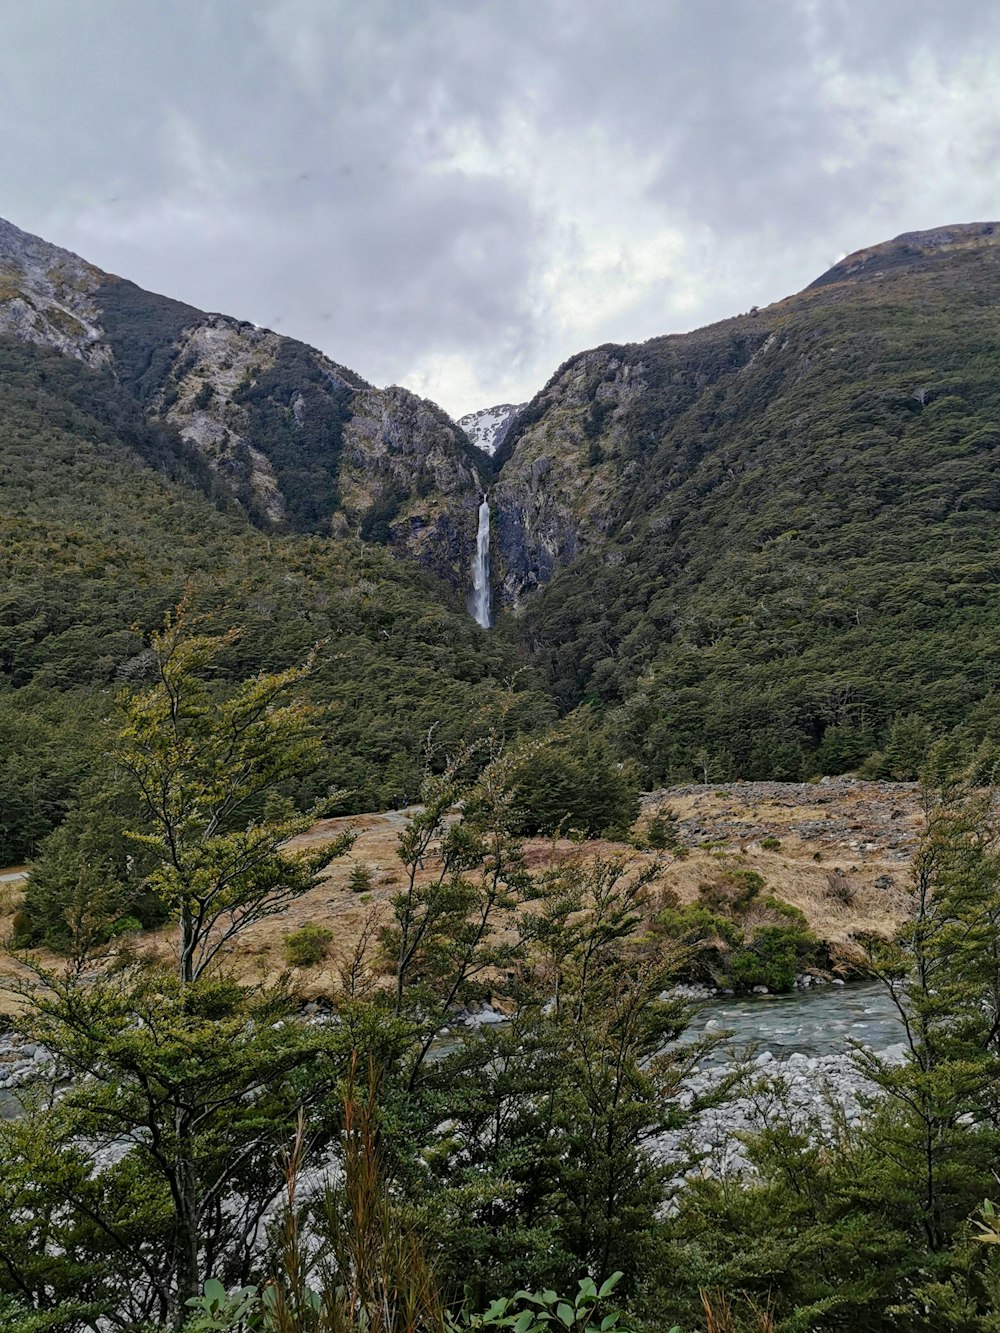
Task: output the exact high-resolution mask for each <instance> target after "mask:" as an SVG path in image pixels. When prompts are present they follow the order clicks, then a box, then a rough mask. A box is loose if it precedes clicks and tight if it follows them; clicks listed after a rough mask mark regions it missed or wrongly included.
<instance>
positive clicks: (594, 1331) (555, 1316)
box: [449, 1273, 680, 1333]
mask: <svg viewBox="0 0 1000 1333" xmlns="http://www.w3.org/2000/svg"><path fill="white" fill-rule="evenodd" d="M621 1277H622V1274H621V1273H612V1275H611V1276H610V1277H609V1278H608V1279H607V1281H606V1282H603V1283H602V1284H601V1287H600V1289H598V1288H597V1286H596V1285H595V1283H594V1282H593V1280H592V1279H591V1278H589V1277H588V1278H581V1279H580V1282H579V1284H578V1285H579V1289H578V1291H577V1293H576V1295H575V1296H573V1297H564V1296H559V1295H557V1293H556V1292H554V1291H537V1292H529V1291H518V1292H515V1293H514V1295H513V1296H505V1297H500V1299H499V1300H495V1301H493V1302H492V1304H491V1305H490V1307H489V1309H488V1310H486V1311H485V1312H484V1313H483V1314H481V1315H476V1314H474V1315H463V1316H462V1317H461V1319H459V1320H458V1321H455V1320H450V1321H449V1329H450V1330H454V1331H456V1333H457V1330H460V1329H466V1328H470V1329H472V1328H509V1329H513V1330H514V1333H551V1330H552V1329H561V1328H564V1329H568V1330H571V1331H572V1333H610V1331H611V1330H618V1331H619V1333H629V1330H632V1329H634V1327H635V1326H634V1325H633V1324H632V1323H631V1321H630V1320H629V1318H628V1316H627V1315H626V1314H625V1313H624V1311H622V1310H616V1309H614V1308H610V1309H609V1308H608V1305H607V1301H608V1298H609V1297H610V1296H611V1294H612V1293H613V1291H614V1289H615V1287H616V1286H617V1285H618V1282H619V1280H620V1279H621ZM602 1307H603V1308H602ZM598 1320H599V1321H600V1322H599V1323H598ZM671 1333H680V1330H679V1329H677V1328H674V1329H672V1330H671Z"/></svg>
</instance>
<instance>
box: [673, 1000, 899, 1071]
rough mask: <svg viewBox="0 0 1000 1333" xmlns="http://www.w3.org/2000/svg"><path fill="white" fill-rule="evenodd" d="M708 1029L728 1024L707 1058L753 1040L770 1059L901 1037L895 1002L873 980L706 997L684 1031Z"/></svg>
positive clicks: (876, 1046)
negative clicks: (853, 1042) (721, 1042)
mask: <svg viewBox="0 0 1000 1333" xmlns="http://www.w3.org/2000/svg"><path fill="white" fill-rule="evenodd" d="M706 1028H707V1029H708V1031H715V1030H729V1031H731V1032H732V1034H733V1035H732V1037H731V1038H730V1039H729V1041H727V1042H726V1044H725V1047H724V1048H722V1049H720V1050H719V1051H717V1052H715V1053H714V1054H713V1055H712V1056H711V1057H710V1060H706V1061H705V1063H706V1064H708V1063H710V1061H714V1062H716V1063H720V1062H724V1061H725V1060H727V1059H730V1058H731V1056H732V1051H733V1048H735V1049H736V1050H738V1051H739V1050H745V1049H746V1047H747V1046H749V1045H751V1044H755V1045H756V1046H757V1047H758V1048H759V1049H760V1050H761V1051H770V1052H771V1054H772V1055H773V1056H774V1058H775V1059H776V1060H787V1059H788V1057H789V1056H790V1055H795V1054H798V1055H805V1056H825V1055H843V1054H846V1053H847V1051H848V1049H849V1045H848V1043H849V1040H850V1039H851V1038H853V1039H854V1040H856V1041H860V1042H864V1044H865V1045H866V1046H870V1047H872V1049H873V1050H876V1051H884V1050H887V1049H888V1048H890V1047H892V1046H898V1044H899V1043H900V1042H901V1041H902V1039H903V1031H902V1026H901V1024H900V1020H899V1015H898V1013H897V1012H896V1008H895V1005H893V1003H892V1001H891V1000H890V999H889V996H888V994H887V992H886V989H885V987H884V986H882V985H881V984H880V983H879V982H874V981H873V982H855V983H853V984H851V985H847V986H819V987H817V988H815V989H812V990H807V991H793V992H792V994H790V995H751V996H741V997H739V998H737V997H733V998H725V999H713V1000H707V1001H706V1002H705V1003H704V1004H703V1005H701V1006H699V1009H698V1013H697V1016H696V1017H695V1020H694V1022H693V1023H692V1025H691V1027H690V1028H689V1029H688V1031H687V1033H685V1039H686V1040H688V1041H691V1040H694V1039H695V1038H697V1037H700V1036H702V1035H704V1033H705V1031H706Z"/></svg>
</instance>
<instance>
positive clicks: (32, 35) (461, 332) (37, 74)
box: [0, 0, 1000, 415]
mask: <svg viewBox="0 0 1000 1333" xmlns="http://www.w3.org/2000/svg"><path fill="white" fill-rule="evenodd" d="M0 12H2V17H3V37H2V44H0V126H2V130H0V216H4V217H6V218H8V219H9V220H10V221H11V222H14V223H16V224H17V225H18V226H21V227H24V228H26V229H27V230H29V231H34V232H38V233H40V234H41V235H43V236H45V237H46V238H47V239H49V240H52V241H55V242H57V243H58V244H60V245H64V246H67V247H69V248H70V249H73V250H76V251H78V252H79V253H80V254H82V255H84V256H85V257H86V258H88V259H90V260H92V261H93V262H94V263H96V264H99V265H100V266H101V267H102V268H105V269H108V270H110V271H111V272H114V273H118V274H121V275H122V276H124V277H128V278H132V279H133V280H134V281H136V282H138V283H140V284H142V285H143V286H145V287H149V288H151V289H153V290H155V291H160V292H165V293H167V294H169V295H171V296H176V297H179V298H182V299H184V300H187V301H190V302H192V303H193V304H195V305H198V306H201V307H203V308H207V309H210V310H222V311H225V312H226V313H228V314H233V315H236V316H239V317H241V318H245V319H251V320H253V321H255V322H256V323H258V324H264V325H267V326H269V327H271V328H274V329H277V330H278V331H279V332H281V333H287V334H291V335H294V336H295V337H298V338H302V339H304V340H305V341H307V342H310V343H313V344H315V345H316V346H318V347H321V348H322V349H323V350H324V351H325V352H326V353H328V354H329V355H330V356H331V357H333V358H334V359H335V360H337V361H340V362H343V363H345V364H346V365H349V366H351V367H353V368H354V369H355V370H357V371H358V372H360V373H361V374H362V375H364V376H365V377H366V378H368V379H370V380H373V381H374V382H376V383H379V384H385V383H390V382H395V383H400V384H405V385H407V386H408V387H410V388H412V389H415V390H416V391H418V392H419V393H422V394H424V395H426V396H428V397H431V398H434V399H436V400H437V401H438V402H440V403H441V404H442V405H443V406H444V407H446V408H447V409H448V410H449V411H450V412H452V413H453V414H455V415H458V414H460V413H463V412H466V411H469V410H471V409H472V408H476V407H485V406H488V405H491V404H493V403H497V402H502V401H515V402H516V401H520V400H522V399H525V398H528V397H530V395H531V394H532V393H534V392H535V391H536V390H537V389H538V388H540V387H541V385H542V384H543V383H544V382H545V380H546V379H548V377H549V375H550V374H551V373H552V371H553V370H554V369H555V368H556V366H557V365H558V364H559V363H560V362H561V361H563V360H564V359H565V358H566V357H567V356H569V355H570V354H571V353H573V352H575V351H579V350H581V349H582V348H585V347H589V346H593V345H595V344H597V343H601V342H608V341H626V340H637V339H642V338H647V337H651V336H652V335H654V334H659V333H669V332H676V331H681V330H684V329H689V328H694V327H697V326H698V325H699V324H704V323H706V322H708V321H710V320H712V319H716V318H721V317H723V316H725V315H729V314H735V313H738V312H740V311H743V310H747V309H748V308H749V307H750V306H751V305H765V304H767V303H768V302H770V301H772V300H777V299H779V298H781V297H782V296H785V295H787V294H788V293H790V292H792V291H796V290H798V289H799V288H801V287H802V286H804V285H805V284H806V283H808V282H810V281H811V280H812V279H813V278H814V277H817V276H818V275H819V274H820V273H821V272H822V271H823V270H824V269H825V268H827V267H829V265H830V264H832V263H833V262H835V261H836V260H837V259H839V258H840V257H841V256H842V255H843V254H844V253H846V252H849V251H851V250H856V249H859V248H860V247H862V246H865V245H868V244H873V243H875V242H876V241H880V240H884V239H887V238H888V237H890V236H894V235H896V234H898V233H899V232H902V231H911V230H917V229H920V228H925V227H933V226H937V225H939V224H943V223H951V222H969V221H981V220H984V219H996V218H1000V3H998V2H997V0H935V2H934V3H929V2H927V0H600V2H599V3H598V0H169V3H156V2H155V0H85V2H84V3H81V0H31V2H30V3H28V0H0Z"/></svg>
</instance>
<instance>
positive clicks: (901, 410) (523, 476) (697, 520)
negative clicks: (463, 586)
mask: <svg viewBox="0 0 1000 1333" xmlns="http://www.w3.org/2000/svg"><path fill="white" fill-rule="evenodd" d="M995 242H996V236H995V234H994V229H993V227H992V225H989V224H984V225H983V226H978V227H968V228H954V229H950V230H949V231H947V232H943V233H933V234H921V235H919V236H916V237H904V238H900V240H899V241H897V242H893V243H890V244H888V245H885V246H880V247H876V248H875V249H874V250H873V251H870V252H862V254H861V255H859V256H852V257H851V258H849V259H848V260H846V261H844V263H843V264H842V265H840V266H838V268H837V269H835V270H833V271H832V272H831V273H830V274H828V275H826V276H825V277H824V278H823V279H822V280H821V281H820V282H819V283H817V284H816V285H814V287H812V288H810V289H808V290H807V291H806V292H804V293H802V294H801V295H799V296H797V297H793V298H790V299H789V300H787V301H784V302H780V303H778V304H777V305H775V306H771V307H769V308H768V309H766V310H761V311H752V312H750V313H749V314H747V315H743V316H740V317H739V318H736V319H733V320H728V321H726V322H724V323H721V324H717V325H713V326H711V327H710V328H707V329H703V330H700V331H698V332H696V333H692V334H688V335H684V336H678V337H670V338H660V339H654V340H653V341H652V342H649V343H644V344H641V345H635V344H632V345H627V346H621V347H604V348H600V349H598V350H597V351H594V352H589V353H585V354H583V355H582V356H580V357H577V358H574V359H573V360H572V361H571V362H569V363H567V365H566V366H565V367H563V368H562V369H561V370H560V371H559V372H558V373H557V375H556V376H555V377H554V378H553V380H552V382H551V383H550V384H549V385H548V386H547V388H546V389H545V390H544V391H543V393H542V394H540V395H539V396H538V397H537V398H536V399H535V401H534V402H533V403H532V404H531V405H529V407H528V408H527V409H526V410H525V411H524V412H523V413H522V415H521V417H520V418H519V420H518V422H517V424H516V426H515V428H514V431H513V432H512V436H511V437H509V438H508V440H507V441H506V442H505V445H504V449H503V451H502V453H504V454H506V455H507V457H506V460H505V461H504V460H502V459H501V463H502V471H501V473H500V481H499V483H498V485H497V487H496V491H495V503H496V507H497V509H498V511H499V528H500V536H499V543H500V548H501V550H500V560H501V564H502V569H501V580H502V582H501V594H502V595H505V596H507V597H508V599H515V598H516V599H519V600H520V601H521V602H522V604H523V614H522V617H521V622H520V624H521V631H522V633H523V637H524V641H525V643H526V644H527V645H528V646H529V647H530V650H531V652H532V653H533V654H534V658H535V661H536V662H537V663H538V664H539V665H540V667H542V668H543V669H544V670H545V671H546V673H547V675H548V679H549V681H550V683H551V685H552V687H553V689H554V690H555V692H556V694H557V697H558V698H559V700H560V702H561V704H562V706H563V707H570V706H572V705H573V704H574V703H576V702H578V701H580V700H582V699H591V700H593V701H595V702H599V703H600V705H601V706H602V707H603V708H604V709H605V716H606V721H607V725H608V727H609V728H610V729H611V731H612V732H613V733H614V735H615V736H616V738H617V740H618V743H619V744H620V746H621V748H622V752H623V753H625V754H629V755H635V756H637V757H639V758H641V760H642V762H643V765H644V768H645V773H646V776H647V780H649V781H651V782H659V781H663V780H666V779H669V778H671V777H674V778H679V777H682V776H687V775H691V774H698V775H699V776H701V777H703V778H705V780H712V779H720V778H725V777H729V776H741V777H763V776H770V777H789V778H793V777H801V776H808V775H810V774H812V773H819V772H839V771H845V770H847V769H851V768H854V767H856V766H857V765H858V764H861V763H863V762H864V761H866V760H867V761H869V765H870V767H871V769H872V771H873V772H882V771H884V772H886V773H887V774H888V775H893V776H912V775H913V774H914V773H915V771H916V764H917V763H919V759H920V757H921V755H922V753H923V749H924V747H925V744H926V737H927V735H928V734H929V733H942V732H948V731H951V730H952V729H954V728H960V729H961V731H962V733H963V735H964V736H965V737H966V738H968V739H971V740H972V741H973V742H978V741H980V740H981V739H982V738H983V737H984V736H985V735H986V734H987V733H990V732H991V731H992V729H993V727H994V724H993V723H992V722H991V721H990V718H991V716H992V714H993V712H994V710H993V707H992V691H993V689H994V685H995V681H996V677H997V670H998V666H1000V652H998V648H997V642H998V639H997V629H998V626H1000V566H998V563H997V549H998V541H1000V379H998V377H997V373H996V367H997V364H998V362H1000V325H998V322H997V308H998V305H1000V249H998V248H997V246H996V243H995ZM553 571H554V576H553V577H552V578H551V581H550V582H548V584H547V586H545V587H544V588H542V589H541V590H540V591H536V592H532V588H533V587H534V586H535V585H536V584H537V583H539V582H544V581H545V579H546V578H547V577H548V576H549V574H551V573H553ZM887 747H888V748H889V750H890V752H891V753H890V756H889V758H887V759H886V758H883V759H879V758H873V757H872V756H875V755H877V754H879V753H881V752H883V751H885V750H886V748H887Z"/></svg>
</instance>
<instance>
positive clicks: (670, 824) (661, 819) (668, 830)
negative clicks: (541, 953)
mask: <svg viewBox="0 0 1000 1333" xmlns="http://www.w3.org/2000/svg"><path fill="white" fill-rule="evenodd" d="M637 842H638V843H639V845H640V846H642V847H649V848H652V850H653V851H657V852H658V851H663V850H670V851H673V850H674V849H675V848H676V847H677V846H678V845H679V843H680V836H679V834H678V832H677V816H676V815H675V814H674V812H673V810H671V809H670V807H669V806H665V807H664V808H663V809H662V810H657V811H656V813H655V814H652V815H650V817H649V820H648V821H647V823H646V831H645V833H644V834H642V835H640V837H639V838H638V839H637Z"/></svg>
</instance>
